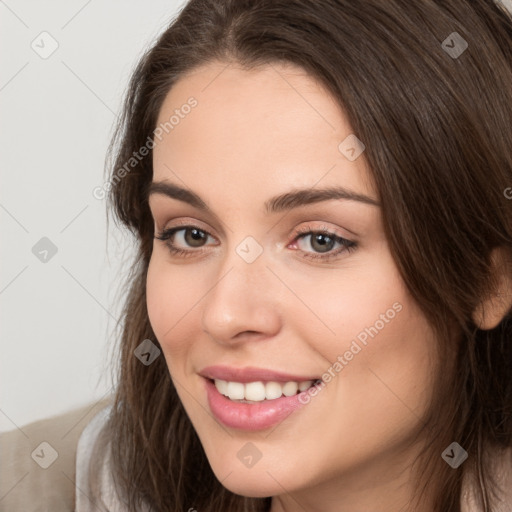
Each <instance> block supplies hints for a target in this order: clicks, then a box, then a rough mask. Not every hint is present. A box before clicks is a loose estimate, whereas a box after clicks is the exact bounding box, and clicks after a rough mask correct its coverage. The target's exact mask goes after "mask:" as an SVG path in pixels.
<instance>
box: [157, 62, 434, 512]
mask: <svg viewBox="0 0 512 512" xmlns="http://www.w3.org/2000/svg"><path fill="white" fill-rule="evenodd" d="M187 105H189V106H188V107H187ZM172 116H174V117H172ZM166 122H167V125H165V123H166ZM158 126H159V127H160V129H159V131H157V133H158V135H159V137H157V138H155V143H156V145H155V147H154V152H153V163H154V176H153V181H154V183H155V184H156V183H158V184H161V185H165V186H167V188H165V187H164V186H158V187H156V186H154V188H153V191H152V193H150V198H149V202H150V207H151V211H152V214H153V217H154V221H155V234H157V235H159V234H161V233H162V232H164V231H165V230H169V229H175V228H176V229H177V231H176V232H175V233H174V234H169V233H167V235H168V239H167V240H166V241H163V240H159V239H155V241H154V246H153V253H152V257H151V262H150V265H149V272H148V277H147V306H148V312H149V317H150V321H151V325H152V327H153V330H154V332H155V335H156V337H157V339H158V341H159V342H160V344H161V346H162V350H163V355H164V357H165V360H166V362H167V365H168V367H169V371H170V374H171V377H172V380H173V382H174V384H175V386H176V389H177V391H178V394H179V397H180V399H181V401H182V402H183V405H184V407H185V409H186V411H187V414H188V416H189V417H190V420H191V421H192V423H193V425H194V427H195V429H196V431H197V434H198V435H199V438H200V440H201V442H202V445H203V447H204V450H205V452H206V455H207V457H208V459H209V462H210V464H211V467H212V469H213V471H214V473H215V475H216V476H217V478H218V479H219V480H220V481H221V483H222V484H223V485H224V486H225V487H227V488H228V489H230V490H232V491H233V492H235V493H237V494H242V495H246V496H260V497H262V496H280V498H279V499H278V500H277V501H279V500H282V503H285V501H286V500H287V499H290V498H289V493H291V494H292V495H293V499H292V500H291V502H293V500H296V501H297V502H299V503H300V504H301V505H302V506H303V507H306V508H307V506H308V504H309V505H311V509H312V510H313V509H314V508H313V505H312V504H313V503H314V504H315V505H317V506H318V504H319V503H331V505H332V504H333V503H337V504H338V505H339V504H340V503H341V501H339V500H340V499H344V500H345V501H344V502H345V503H348V502H349V501H350V500H352V498H353V499H354V500H357V496H359V498H360V501H355V502H357V503H362V502H363V501H364V500H369V499H370V498H369V497H370V496H372V493H374V492H380V494H379V496H380V497H381V498H383V497H384V495H385V493H386V492H388V491H389V492H390V493H391V494H393V496H396V495H397V494H396V493H397V488H398V487H399V486H401V487H400V489H401V491H400V492H402V491H404V490H407V488H408V485H409V482H408V472H407V471H406V472H403V471H402V470H403V469H404V467H405V466H407V465H408V464H410V462H411V461H412V460H413V459H414V456H415V455H416V452H417V450H418V449H419V446H418V445H413V446H410V445H409V444H408V443H409V442H410V441H411V439H412V437H413V436H414V435H415V434H416V433H417V431H418V429H419V428H420V427H421V426H422V422H421V417H422V414H423V413H424V412H425V411H426V407H427V403H428V400H429V398H430V397H431V389H432V385H433V382H432V368H435V364H436V363H435V353H434V347H435V343H434V336H433V331H432V329H431V328H430V326H429V324H428V323H427V321H426V319H425V318H424V316H423V314H422V313H421V312H420V310H419V308H418V307H417V305H416V303H415V302H414V301H413V300H412V297H411V296H410V295H409V293H408V291H407V289H406V287H405V285H404V282H403V280H402V279H401V277H400V275H399V273H398V270H397V267H396V265H395V263H394V261H393V259H392V257H391V254H390V250H389V247H388V244H387V241H386V238H385V235H384V227H383V220H382V212H381V208H380V206H379V204H378V194H377V191H376V190H375V189H374V188H373V187H372V185H371V181H370V174H369V171H368V168H367V164H366V162H365V157H364V151H363V152H362V154H361V155H360V156H358V153H360V152H361V150H363V147H362V146H361V145H360V143H358V142H357V140H354V139H352V138H349V139H347V137H350V136H351V134H352V130H351V127H350V126H349V124H348V123H347V120H346V118H345V116H344V114H343V112H342V111H341V110H340V108H339V107H338V106H337V104H336V103H335V102H334V101H333V99H332V98H331V97H330V96H329V94H328V93H327V92H326V91H325V90H324V89H323V88H322V87H321V86H319V85H318V84H317V83H316V82H315V81H314V80H312V79H311V78H310V77H309V76H308V75H306V74H305V73H304V72H303V71H301V69H299V68H295V67H292V66H288V67H284V66H282V65H272V66H270V65H269V66H267V67H262V68H259V69H256V70H252V71H243V70H242V69H240V68H237V67H236V66H235V65H230V66H227V67H226V64H224V63H210V64H208V65H206V66H203V67H201V68H199V69H197V70H195V71H194V72H193V73H191V74H189V75H187V76H185V77H184V78H182V79H181V80H180V81H179V82H178V83H177V84H175V86H174V87H173V88H172V90H171V91H170V92H169V94H168V95H167V97H166V99H165V102H164V104H163V106H162V109H161V111H160V115H159V120H158ZM157 129H158V128H157ZM344 141H345V142H344ZM363 143H364V141H363ZM340 144H341V145H340ZM179 189H185V190H186V191H187V192H188V193H184V192H180V191H179ZM341 189H343V190H344V191H345V192H343V190H341ZM299 190H300V191H302V192H301V193H300V194H299V195H297V196H289V197H288V195H289V194H296V193H297V192H298V191H299ZM326 190H330V191H332V192H333V191H335V190H337V193H334V192H333V194H331V195H329V194H328V193H327V192H323V191H326ZM189 194H193V196H190V195H189ZM196 196H197V198H199V199H197V198H196ZM192 198H195V200H193V199H192ZM275 198H279V199H277V200H276V199H275ZM183 226H185V228H184V227H183ZM308 233H309V234H308ZM171 246H172V247H174V248H175V249H177V250H178V251H182V252H181V253H180V252H178V253H174V252H172V251H171V249H170V247H171ZM212 367H214V368H212ZM214 379H217V385H218V387H219V389H220V391H219V390H217V388H216V387H215V384H213V382H212V381H214ZM316 379H321V382H320V383H319V384H318V385H317V386H314V387H312V388H309V390H306V391H302V392H301V393H300V394H296V393H297V388H298V387H299V386H300V388H299V391H300V389H304V388H306V387H307V386H308V385H309V384H311V382H307V381H312V380H316ZM219 381H221V382H219ZM222 381H228V383H226V382H224V383H223V382H222ZM286 382H288V384H286V386H284V384H285V383H286ZM244 383H245V384H244ZM248 383H251V384H248ZM223 393H225V394H228V395H229V396H230V397H231V398H229V397H226V396H224V394H223ZM281 395H283V396H282V397H281V398H276V397H277V396H281ZM241 399H245V400H247V399H248V400H250V403H244V402H240V400H241ZM400 473H401V474H400ZM393 489H394V490H393ZM316 491H317V492H316ZM404 492H406V491H404ZM391 494H390V495H391ZM322 500H324V501H322ZM325 500H327V501H325ZM334 500H336V501H334ZM361 500H363V501H361ZM283 506H284V505H283ZM334 508H336V507H334ZM308 510H309V509H308ZM315 510H316V508H315ZM324 510H328V508H324Z"/></svg>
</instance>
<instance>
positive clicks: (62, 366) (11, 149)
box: [0, 0, 184, 431]
mask: <svg viewBox="0 0 512 512" xmlns="http://www.w3.org/2000/svg"><path fill="white" fill-rule="evenodd" d="M183 3H184V2H183V1H177V0H152V1H151V2H142V1H138V2H137V1H133V0H132V1H126V0H125V1H121V0H109V1H105V0H103V1H100V0H90V1H87V0H73V1H69V0H68V1H64V0H54V1H45V2H38V1H35V0H34V1H16V0H6V1H0V48H2V53H1V65H0V112H1V120H0V130H1V131H0V140H1V151H0V170H1V173H2V181H1V187H0V229H1V249H0V250H1V253H0V258H1V266H0V331H1V332H0V335H1V340H0V343H1V351H0V379H1V383H0V384H1V386H0V431H6V430H12V429H14V428H16V426H22V425H24V424H26V423H28V422H30V421H33V420H36V419H39V418H43V417H47V416H50V415H53V414H58V413H60V412H64V411H66V410H68V409H70V408H73V407H76V406H80V405H83V404H86V403H88V402H92V401H94V400H98V399H100V398H101V397H103V396H104V395H105V394H106V393H108V392H109V390H110V389H111V387H112V384H113V382H112V378H111V372H110V370H109V368H108V366H107V363H108V362H109V360H110V359H109V358H110V355H111V351H110V350H109V347H111V346H112V343H113V339H112V336H109V334H110V333H111V332H112V329H113V327H114V325H115V320H114V319H113V318H117V317H118V314H119V311H120V305H121V302H120V300H119V297H116V292H117V291H118V289H119V282H120V279H121V278H122V275H123V271H122V263H123V262H124V268H125V269H126V266H127V264H128V263H129V262H130V257H131V254H132V253H131V248H130V247H129V242H130V239H129V237H128V235H127V234H123V232H121V231H119V230H118V229H116V227H115V225H114V224H111V226H110V234H109V236H108V247H107V236H106V214H105V210H106V205H105V201H104V200H103V201H102V200H98V199H95V198H94V197H93V194H92V191H93V189H94V187H97V186H101V185H102V184H103V183H104V174H103V167H104V159H105V153H106V149H107V145H108V143H109V140H110V136H111V133H112V129H113V123H114V121H115V118H116V113H118V112H119V109H120V104H121V99H122V96H123V93H124V91H125V89H126V86H127V83H128V79H129V76H130V73H131V71H132V70H133V67H134V66H135V63H136V62H137V60H138V58H139V56H140V55H141V54H142V52H143V50H144V49H145V48H146V47H147V46H148V45H149V44H150V43H151V42H152V41H153V40H154V38H155V37H156V36H157V35H158V34H160V33H161V32H162V31H163V30H164V28H165V26H166V25H167V24H168V23H169V21H170V20H171V18H172V17H174V15H175V14H176V12H177V11H178V9H179V8H180V7H181V6H182V5H183ZM43 31H46V32H48V33H49V34H50V35H51V37H52V38H54V39H55V40H56V41H57V43H58V45H59V46H58V48H57V50H56V51H55V52H54V53H53V54H52V55H51V56H49V57H48V58H46V59H43V58H41V57H40V56H39V54H38V53H36V52H35V51H34V50H33V49H32V47H31V44H32V41H34V40H35V41H36V42H35V43H34V44H35V45H38V48H40V51H43V50H45V49H46V51H48V50H49V49H50V48H51V46H50V44H51V40H50V39H48V36H43V37H46V39H45V40H43V41H41V38H38V36H39V34H40V33H41V32H43ZM42 237H47V238H49V239H50V240H51V241H52V242H53V244H55V245H56V246H57V249H58V252H57V253H56V254H55V256H53V257H52V258H50V259H49V260H48V261H47V262H46V263H43V262H41V261H40V260H39V259H38V258H37V257H36V256H35V255H34V254H33V253H32V247H33V246H34V245H35V244H36V243H37V242H38V241H39V240H40V239H41V238H42ZM43 256H44V253H43V254H42V255H41V257H43Z"/></svg>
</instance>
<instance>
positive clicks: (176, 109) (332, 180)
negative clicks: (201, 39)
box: [153, 62, 371, 191]
mask: <svg viewBox="0 0 512 512" xmlns="http://www.w3.org/2000/svg"><path fill="white" fill-rule="evenodd" d="M191 98H193V101H192V103H191ZM188 104H195V106H194V107H193V108H189V107H188V106H187V105H188ZM171 117H172V123H169V120H171ZM165 123H167V128H168V129H167V130H164V132H163V133H162V136H161V140H157V141H156V144H155V148H154V151H153V160H154V161H153V163H154V180H155V181H158V180H163V179H168V178H171V177H172V172H171V170H172V171H173V172H175V173H178V174H180V173H181V174H183V175H184V176H186V178H187V180H188V181H190V182H191V183H190V184H191V185H192V183H194V184H198V185H199V184H201V183H204V182H205V180H206V181H207V182H210V183H212V184H213V183H215V184H219V185H220V184H221V183H224V186H230V185H232V186H233V188H237V187H238V188H240V186H244V185H245V186H248V185H251V184H253V185H256V184H258V183H260V182H261V181H262V180H263V181H265V180H266V179H267V181H268V180H271V181H272V183H273V184H274V185H276V186H279V185H280V184H282V186H283V187H284V186H286V185H288V186H289V184H290V183H292V184H293V185H294V186H297V187H299V186H313V185H314V183H316V182H318V181H319V180H322V182H323V183H322V184H323V185H335V184H338V185H339V184H341V183H343V184H344V185H345V186H349V187H351V188H354V189H360V190H361V188H362V189H363V190H365V191H370V190H371V185H370V182H369V174H368V172H367V169H366V167H365V161H364V158H358V159H357V160H356V161H349V160H348V159H347V158H346V156H345V155H344V154H343V153H342V152H341V151H340V149H339V145H340V143H341V142H342V141H343V140H345V139H346V138H347V136H350V135H351V134H352V130H351V127H350V125H349V123H348V121H347V119H346V117H345V114H344V112H343V110H342V108H341V107H340V105H339V104H338V103H337V102H336V101H335V100H334V98H332V96H331V95H330V94H329V93H328V92H327V91H326V89H325V88H324V87H323V86H322V85H321V84H319V83H318V82H317V81H315V80H314V79H313V78H312V77H310V76H309V75H308V74H307V73H306V72H305V71H304V70H302V69H301V68H298V67H296V66H292V65H288V64H286V65H285V64H276V63H273V64H269V65H265V66H261V67H258V68H254V69H251V70H244V69H242V68H241V67H239V66H237V65H235V64H226V63H221V62H212V63H209V64H207V65H204V66H202V67H200V68H197V69H195V70H193V71H192V72H190V73H189V74H187V75H185V76H184V77H182V78H181V79H180V80H178V81H177V82H176V83H175V84H174V86H173V87H172V88H171V90H170V91H169V93H168V94H167V96H166V98H165V100H164V102H163V105H162V107H161V109H160V112H159V116H158V122H157V126H164V127H165ZM170 124H171V126H170ZM340 179H341V181H340Z"/></svg>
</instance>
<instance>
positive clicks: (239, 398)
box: [208, 379, 320, 404]
mask: <svg viewBox="0 0 512 512" xmlns="http://www.w3.org/2000/svg"><path fill="white" fill-rule="evenodd" d="M208 380H209V381H210V382H212V383H213V384H214V385H215V387H216V389H217V391H218V392H219V393H220V394H221V395H224V396H225V397H226V398H229V399H230V400H232V401H233V402H239V403H246V404H257V403H261V402H264V401H270V400H277V399H278V398H281V397H283V396H286V397H288V396H293V395H296V394H298V393H301V392H303V391H306V390H308V389H309V388H311V387H312V386H314V385H316V384H318V383H319V382H320V379H316V380H305V381H300V382H297V381H289V382H276V381H267V382H264V381H254V382H245V383H244V382H234V381H226V380H222V379H208Z"/></svg>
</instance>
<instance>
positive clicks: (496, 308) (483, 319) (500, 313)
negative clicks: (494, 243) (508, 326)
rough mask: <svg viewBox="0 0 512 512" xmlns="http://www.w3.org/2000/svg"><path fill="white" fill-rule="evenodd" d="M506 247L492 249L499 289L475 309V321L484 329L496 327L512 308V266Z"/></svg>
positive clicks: (493, 264) (493, 270)
mask: <svg viewBox="0 0 512 512" xmlns="http://www.w3.org/2000/svg"><path fill="white" fill-rule="evenodd" d="M507 256H508V255H507V253H506V251H505V249H504V248H502V247H499V248H496V249H494V250H493V251H492V253H491V262H492V272H493V273H494V275H495V276H496V282H497V283H498V286H497V289H496V290H495V291H494V293H493V294H492V295H491V296H487V297H485V298H484V299H482V301H481V302H480V303H479V304H478V306H477V307H476V308H475V310H474V311H473V322H474V323H475V325H476V326H477V327H478V328H479V329H482V330H490V329H494V328H495V327H497V326H498V325H499V323H500V322H501V321H502V320H503V318H505V316H506V315H507V314H508V313H509V311H510V310H511V309H512V278H511V273H512V268H511V266H510V257H507Z"/></svg>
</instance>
